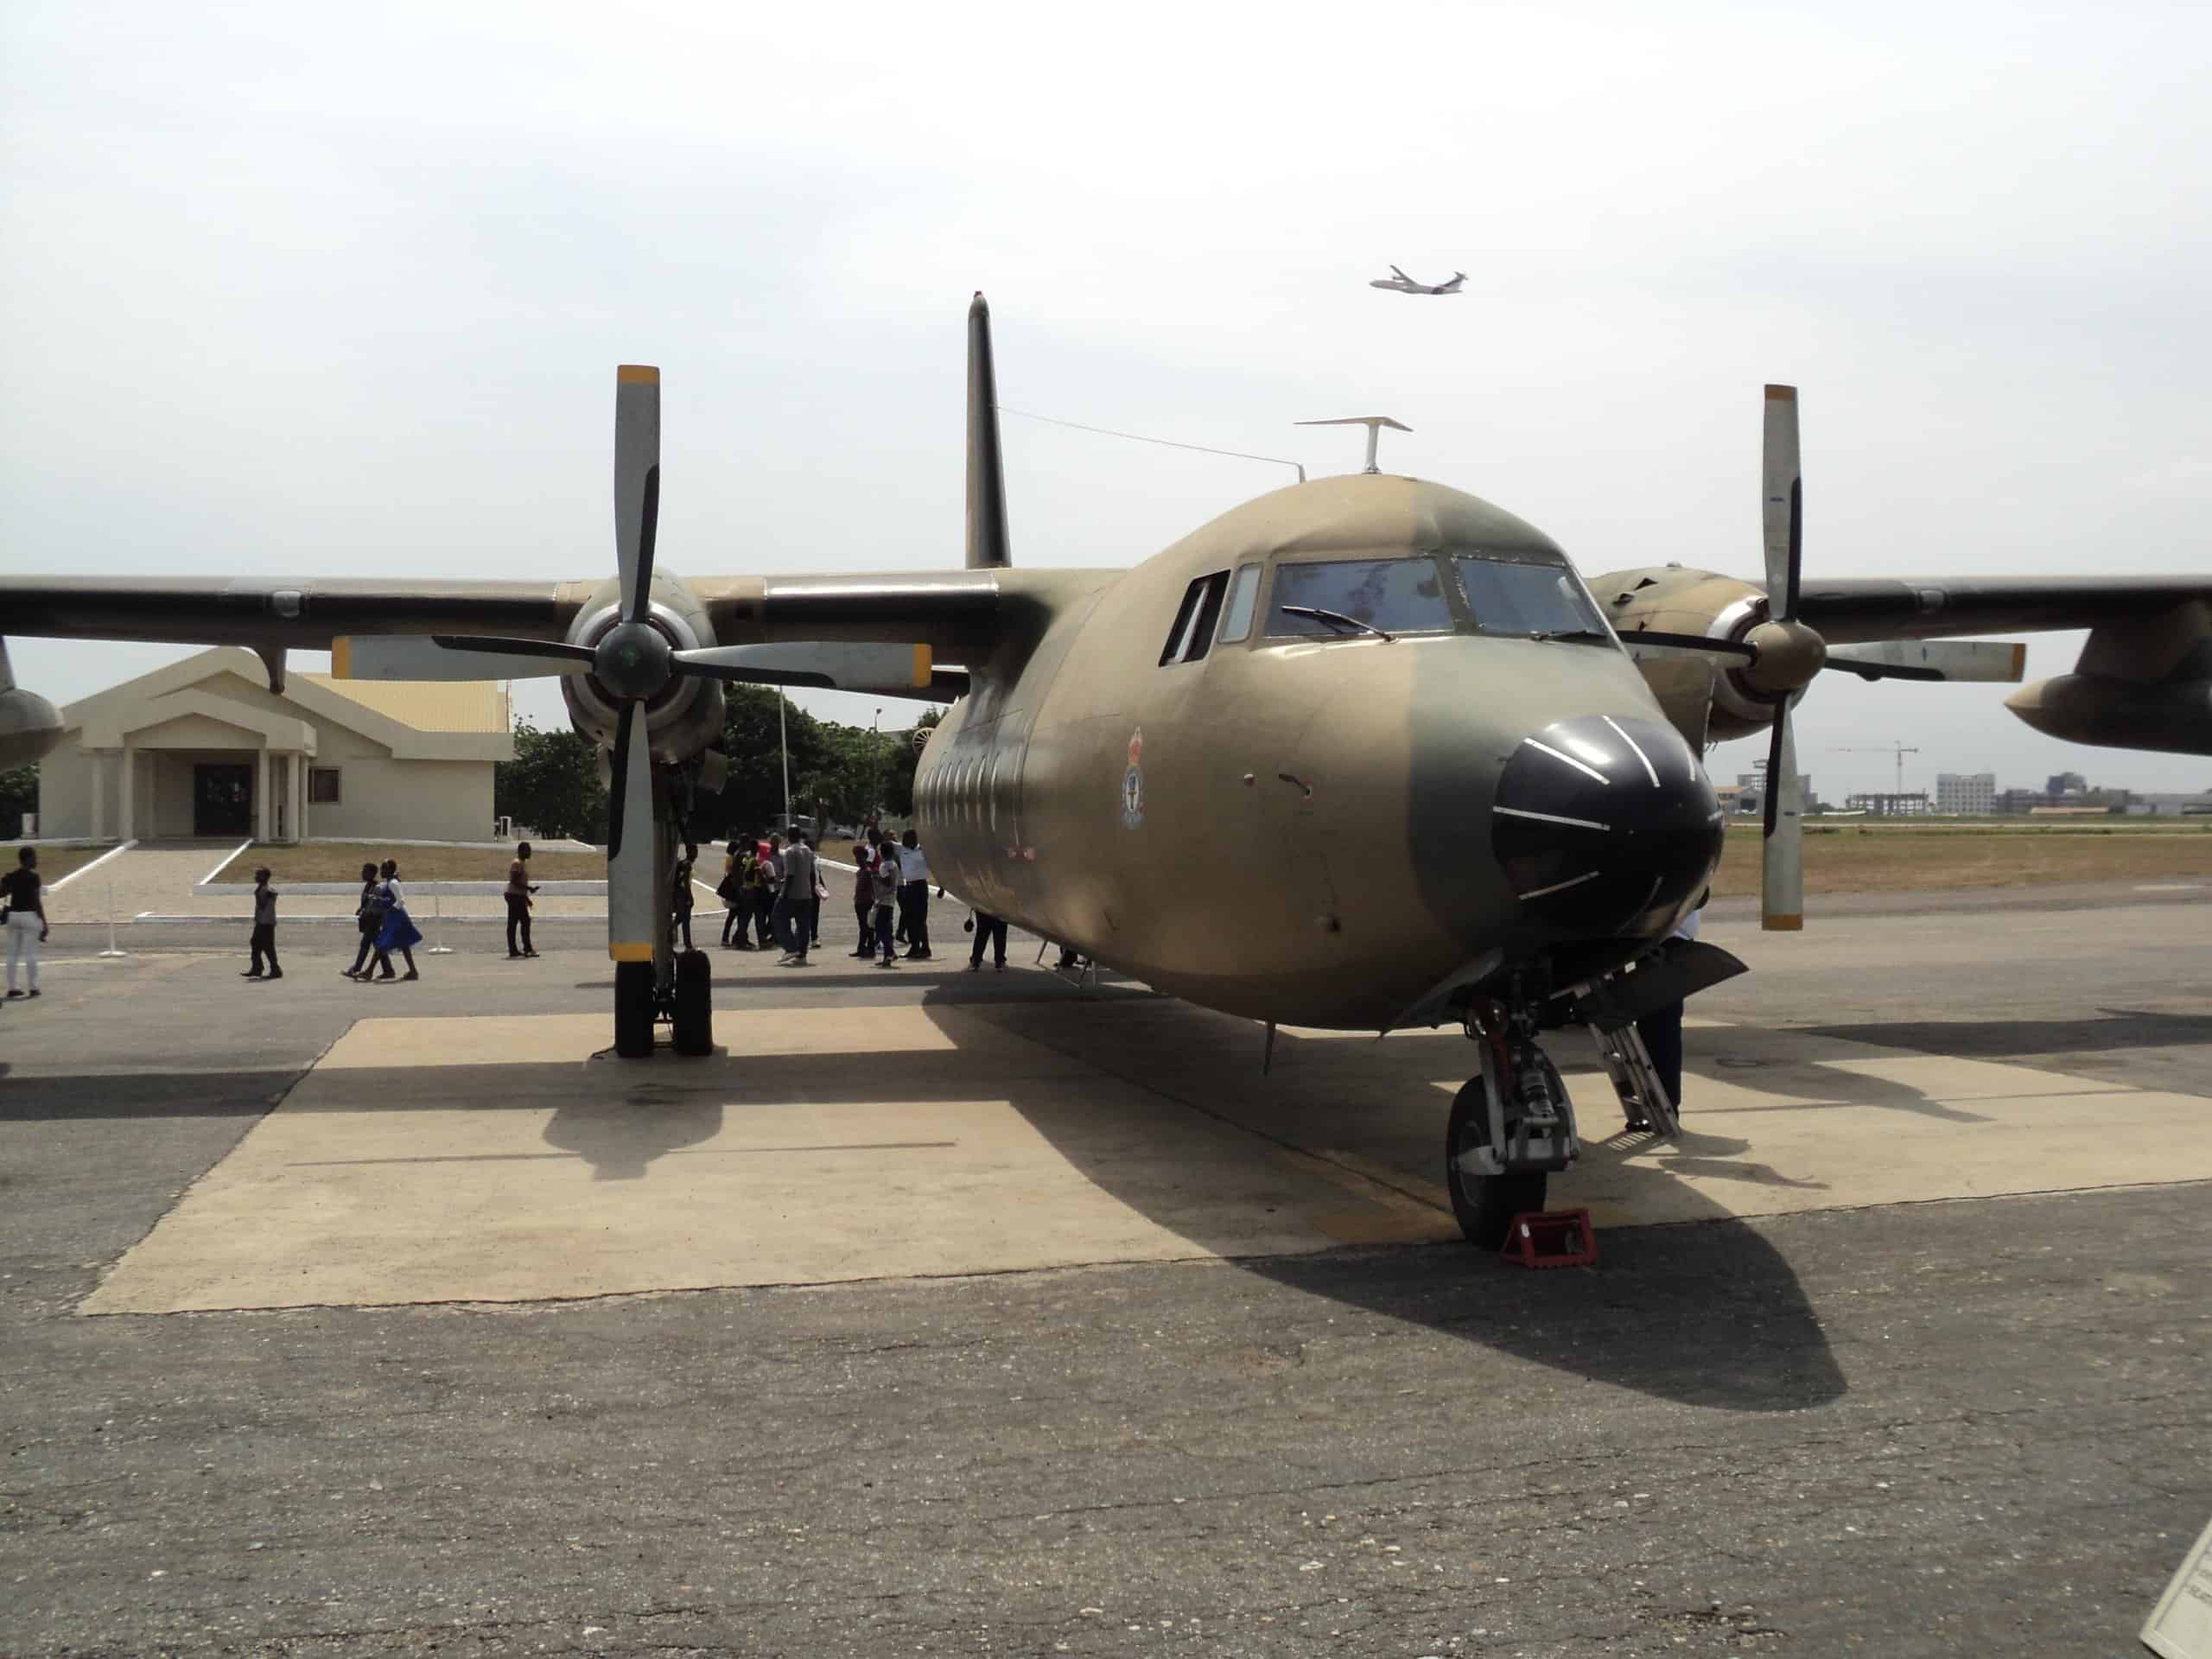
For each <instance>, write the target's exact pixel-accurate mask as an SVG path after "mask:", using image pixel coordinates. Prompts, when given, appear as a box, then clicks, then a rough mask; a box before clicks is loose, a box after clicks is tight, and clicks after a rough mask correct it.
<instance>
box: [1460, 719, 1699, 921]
mask: <svg viewBox="0 0 2212 1659" xmlns="http://www.w3.org/2000/svg"><path fill="white" fill-rule="evenodd" d="M1721 836H1722V822H1721V817H1720V804H1719V800H1718V799H1717V798H1715V797H1714V795H1713V785H1712V783H1711V782H1710V781H1709V780H1708V779H1707V777H1706V775H1705V768H1704V767H1702V766H1700V765H1699V764H1698V760H1697V756H1696V755H1695V754H1694V753H1692V751H1691V749H1690V746H1689V745H1688V743H1686V742H1684V741H1682V737H1681V734H1680V733H1679V732H1677V731H1675V729H1674V728H1672V727H1671V726H1662V725H1660V724H1658V723H1657V722H1656V721H1648V720H1638V719H1635V718H1633V717H1631V716H1626V715H1577V716H1576V717H1575V718H1573V719H1572V720H1561V721H1554V722H1553V723H1552V724H1551V725H1549V726H1547V727H1546V728H1544V729H1543V730H1542V731H1541V732H1538V733H1536V734H1535V735H1534V736H1531V737H1525V738H1523V739H1522V740H1521V744H1520V747H1518V748H1516V750H1515V751H1514V752H1513V757H1512V759H1511V760H1509V761H1508V762H1507V763H1506V766H1505V770H1504V771H1503V772H1502V773H1500V774H1499V777H1498V780H1497V796H1496V798H1495V801H1494V804H1493V805H1492V807H1491V847H1492V849H1494V850H1495V851H1496V853H1497V859H1498V862H1499V863H1500V864H1501V865H1502V866H1503V868H1504V869H1505V873H1506V875H1507V878H1508V879H1509V880H1510V881H1511V882H1512V884H1513V890H1514V891H1515V892H1516V893H1518V894H1519V895H1520V897H1521V902H1522V906H1523V907H1524V908H1525V909H1526V910H1527V911H1528V912H1529V913H1530V914H1531V915H1534V916H1536V917H1539V918H1541V919H1543V920H1544V921H1547V922H1549V923H1551V924H1553V925H1554V926H1558V927H1561V928H1566V929H1568V930H1571V931H1574V932H1577V933H1581V934H1585V935H1625V936H1628V937H1631V938H1634V937H1648V936H1649V935H1651V934H1654V933H1656V932H1657V931H1659V930H1660V929H1661V928H1662V927H1663V926H1665V925H1667V923H1668V921H1669V919H1670V918H1672V917H1673V915H1674V914H1675V912H1676V911H1677V910H1678V909H1680V907H1681V905H1682V904H1683V902H1684V901H1685V900H1687V899H1694V898H1695V897H1696V896H1697V894H1698V893H1699V892H1700V890H1701V889H1702V888H1703V887H1704V884H1705V882H1706V880H1707V877H1708V876H1709V875H1710V874H1711V873H1712V870H1713V865H1714V863H1715V862H1716V861H1718V860H1719V857H1720V842H1721Z"/></svg>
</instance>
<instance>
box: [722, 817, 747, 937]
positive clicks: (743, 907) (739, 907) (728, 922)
mask: <svg viewBox="0 0 2212 1659" xmlns="http://www.w3.org/2000/svg"><path fill="white" fill-rule="evenodd" d="M715 897H716V898H717V899H721V901H722V948H723V949H724V950H751V949H752V948H753V938H752V929H753V918H752V916H751V914H750V913H749V912H748V910H747V906H748V904H749V902H750V901H749V900H748V899H747V898H746V896H745V855H744V854H743V853H741V852H740V851H739V850H738V843H737V842H734V841H733V842H730V843H729V845H728V846H727V847H725V848H723V849H722V879H721V880H720V881H718V882H716V883H715ZM733 926H734V927H736V928H737V930H738V937H737V938H736V940H735V941H734V942H733V941H732V940H731V938H730V936H729V931H730V929H731V928H732V927H733Z"/></svg>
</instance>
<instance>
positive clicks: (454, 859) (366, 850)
mask: <svg viewBox="0 0 2212 1659" xmlns="http://www.w3.org/2000/svg"><path fill="white" fill-rule="evenodd" d="M371 858H373V859H374V860H375V861H377V862H378V863H379V864H381V863H383V862H384V861H385V859H387V858H395V859H397V860H398V861H399V875H400V879H401V880H403V881H505V880H506V879H507V866H508V865H509V864H511V863H512V862H513V861H514V858H513V855H512V854H510V853H508V852H507V851H506V850H505V849H503V848H498V847H391V848H378V847H369V846H363V845H359V844H345V845H340V844H338V843H334V842H326V843H321V844H318V843H317V842H308V843H307V844H306V845H304V846H300V847H267V846H262V845H259V844H256V845H254V846H251V847H248V848H247V849H245V851H243V852H241V853H240V854H239V855H238V856H237V857H236V858H234V859H232V861H230V862H229V863H227V864H226V865H224V866H223V868H222V871H221V873H220V874H218V875H217V876H216V877H215V880H218V881H240V882H244V883H245V884H247V885H248V886H251V884H252V881H253V873H254V871H255V870H256V869H257V868H259V867H260V866H262V865H264V864H266V865H267V866H268V867H269V869H270V880H272V881H273V882H274V883H275V884H276V885H277V887H283V885H284V884H285V883H286V882H288V881H358V880H360V876H361V866H362V865H363V864H364V863H365V862H366V861H369V860H370V859H371ZM530 878H531V880H533V881H604V880H606V879H607V860H606V859H605V858H603V857H602V856H601V855H599V854H597V853H562V852H542V853H533V854H531V860H530Z"/></svg>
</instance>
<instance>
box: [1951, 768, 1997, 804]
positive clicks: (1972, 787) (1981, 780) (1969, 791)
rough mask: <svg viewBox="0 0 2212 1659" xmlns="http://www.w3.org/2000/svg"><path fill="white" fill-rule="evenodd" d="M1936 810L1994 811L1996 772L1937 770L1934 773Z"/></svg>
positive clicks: (1995, 802)
mask: <svg viewBox="0 0 2212 1659" xmlns="http://www.w3.org/2000/svg"><path fill="white" fill-rule="evenodd" d="M1936 810H1937V811H1938V812H1994V811H1995V810H1997V774H1996V773H1995V772H1937V773H1936Z"/></svg>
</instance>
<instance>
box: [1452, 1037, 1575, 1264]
mask: <svg viewBox="0 0 2212 1659" xmlns="http://www.w3.org/2000/svg"><path fill="white" fill-rule="evenodd" d="M1466 1031H1467V1035H1468V1037H1469V1038H1470V1039H1472V1040H1473V1042H1474V1043H1475V1045H1476V1048H1477V1052H1478V1053H1479V1054H1480V1055H1481V1057H1482V1071H1480V1072H1479V1073H1478V1075H1477V1076H1475V1077H1471V1078H1470V1079H1469V1080H1468V1082H1467V1084H1466V1086H1465V1088H1463V1089H1461V1090H1459V1094H1458V1096H1456V1097H1455V1098H1454V1099H1453V1100H1452V1120H1451V1123H1450V1126H1449V1127H1448V1128H1447V1129H1446V1132H1445V1141H1444V1179H1445V1185H1446V1187H1447V1188H1448V1189H1449V1190H1450V1192H1451V1194H1452V1214H1453V1215H1454V1216H1456V1217H1458V1218H1459V1230H1460V1231H1461V1232H1463V1233H1465V1235H1466V1236H1467V1238H1468V1240H1469V1242H1470V1243H1475V1244H1478V1245H1480V1246H1481V1247H1482V1248H1483V1249H1486V1250H1494V1249H1498V1248H1499V1247H1500V1246H1501V1245H1503V1243H1505V1236H1506V1232H1507V1230H1508V1229H1509V1228H1510V1226H1511V1224H1512V1222H1513V1218H1514V1217H1516V1216H1517V1215H1521V1214H1522V1213H1524V1212H1526V1211H1531V1210H1541V1209H1542V1208H1543V1207H1544V1187H1545V1185H1546V1182H1547V1181H1548V1179H1549V1177H1550V1175H1551V1174H1552V1172H1554V1170H1561V1169H1565V1168H1566V1167H1567V1166H1568V1165H1569V1164H1571V1163H1573V1161H1574V1156H1575V1154H1576V1153H1577V1152H1578V1151H1579V1150H1580V1143H1579V1142H1578V1141H1577V1140H1576V1139H1575V1133H1574V1108H1573V1104H1572V1103H1570V1102H1569V1101H1568V1100H1567V1087H1566V1085H1565V1084H1563V1083H1561V1082H1560V1075H1559V1068H1558V1067H1557V1066H1555V1065H1553V1064H1552V1062H1551V1057H1550V1056H1549V1055H1548V1054H1546V1053H1545V1052H1544V1051H1543V1049H1542V1047H1541V1046H1540V1045H1539V1044H1538V1043H1537V1041H1536V1022H1535V1017H1534V1015H1533V1014H1531V1013H1530V1012H1529V1009H1528V1008H1527V1007H1523V1006H1515V1005H1509V1004H1506V1003H1503V1002H1495V1001H1476V1002H1473V1003H1471V1004H1470V1005H1469V1006H1468V1008H1467V1011H1466Z"/></svg>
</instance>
